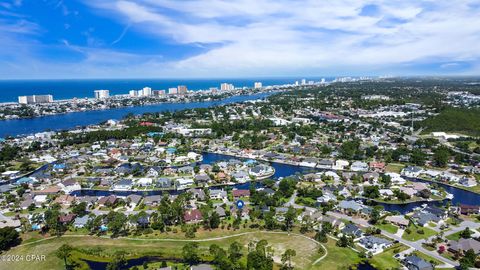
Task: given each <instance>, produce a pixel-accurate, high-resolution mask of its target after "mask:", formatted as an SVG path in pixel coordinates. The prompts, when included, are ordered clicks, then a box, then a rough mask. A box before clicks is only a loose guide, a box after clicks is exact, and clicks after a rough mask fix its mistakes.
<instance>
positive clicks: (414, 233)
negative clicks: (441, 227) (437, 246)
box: [402, 225, 437, 241]
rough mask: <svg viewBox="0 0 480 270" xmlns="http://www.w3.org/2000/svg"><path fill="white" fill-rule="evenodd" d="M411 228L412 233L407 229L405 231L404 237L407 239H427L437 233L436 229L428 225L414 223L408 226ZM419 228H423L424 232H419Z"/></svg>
mask: <svg viewBox="0 0 480 270" xmlns="http://www.w3.org/2000/svg"><path fill="white" fill-rule="evenodd" d="M408 228H409V229H410V231H411V232H410V233H407V232H406V231H405V232H404V233H403V236H402V238H403V239H405V240H408V241H418V240H420V239H426V238H428V237H430V236H433V235H435V234H437V232H436V231H434V230H432V229H430V228H428V227H418V228H417V227H415V226H413V225H410V226H409V227H408ZM418 230H423V231H424V233H423V234H420V233H418Z"/></svg>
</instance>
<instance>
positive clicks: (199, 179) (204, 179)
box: [195, 173, 212, 184]
mask: <svg viewBox="0 0 480 270" xmlns="http://www.w3.org/2000/svg"><path fill="white" fill-rule="evenodd" d="M211 180H212V179H211V178H210V176H209V175H208V174H205V173H202V174H197V175H195V182H196V183H197V184H207V183H208V182H210V181H211Z"/></svg>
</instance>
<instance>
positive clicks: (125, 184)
mask: <svg viewBox="0 0 480 270" xmlns="http://www.w3.org/2000/svg"><path fill="white" fill-rule="evenodd" d="M132 187H133V182H132V180H130V179H122V180H120V181H118V182H117V183H116V184H115V185H114V186H113V189H114V190H131V189H132Z"/></svg>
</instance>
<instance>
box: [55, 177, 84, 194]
mask: <svg viewBox="0 0 480 270" xmlns="http://www.w3.org/2000/svg"><path fill="white" fill-rule="evenodd" d="M58 186H59V187H60V188H61V189H62V190H63V191H64V192H65V193H71V192H73V191H75V190H80V189H82V186H80V184H79V183H78V182H77V181H76V180H74V179H69V180H65V181H63V182H60V183H58Z"/></svg>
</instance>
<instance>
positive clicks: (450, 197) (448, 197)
mask: <svg viewBox="0 0 480 270" xmlns="http://www.w3.org/2000/svg"><path fill="white" fill-rule="evenodd" d="M453 197H454V196H453V194H452V193H447V196H445V198H446V199H447V200H453Z"/></svg>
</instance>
